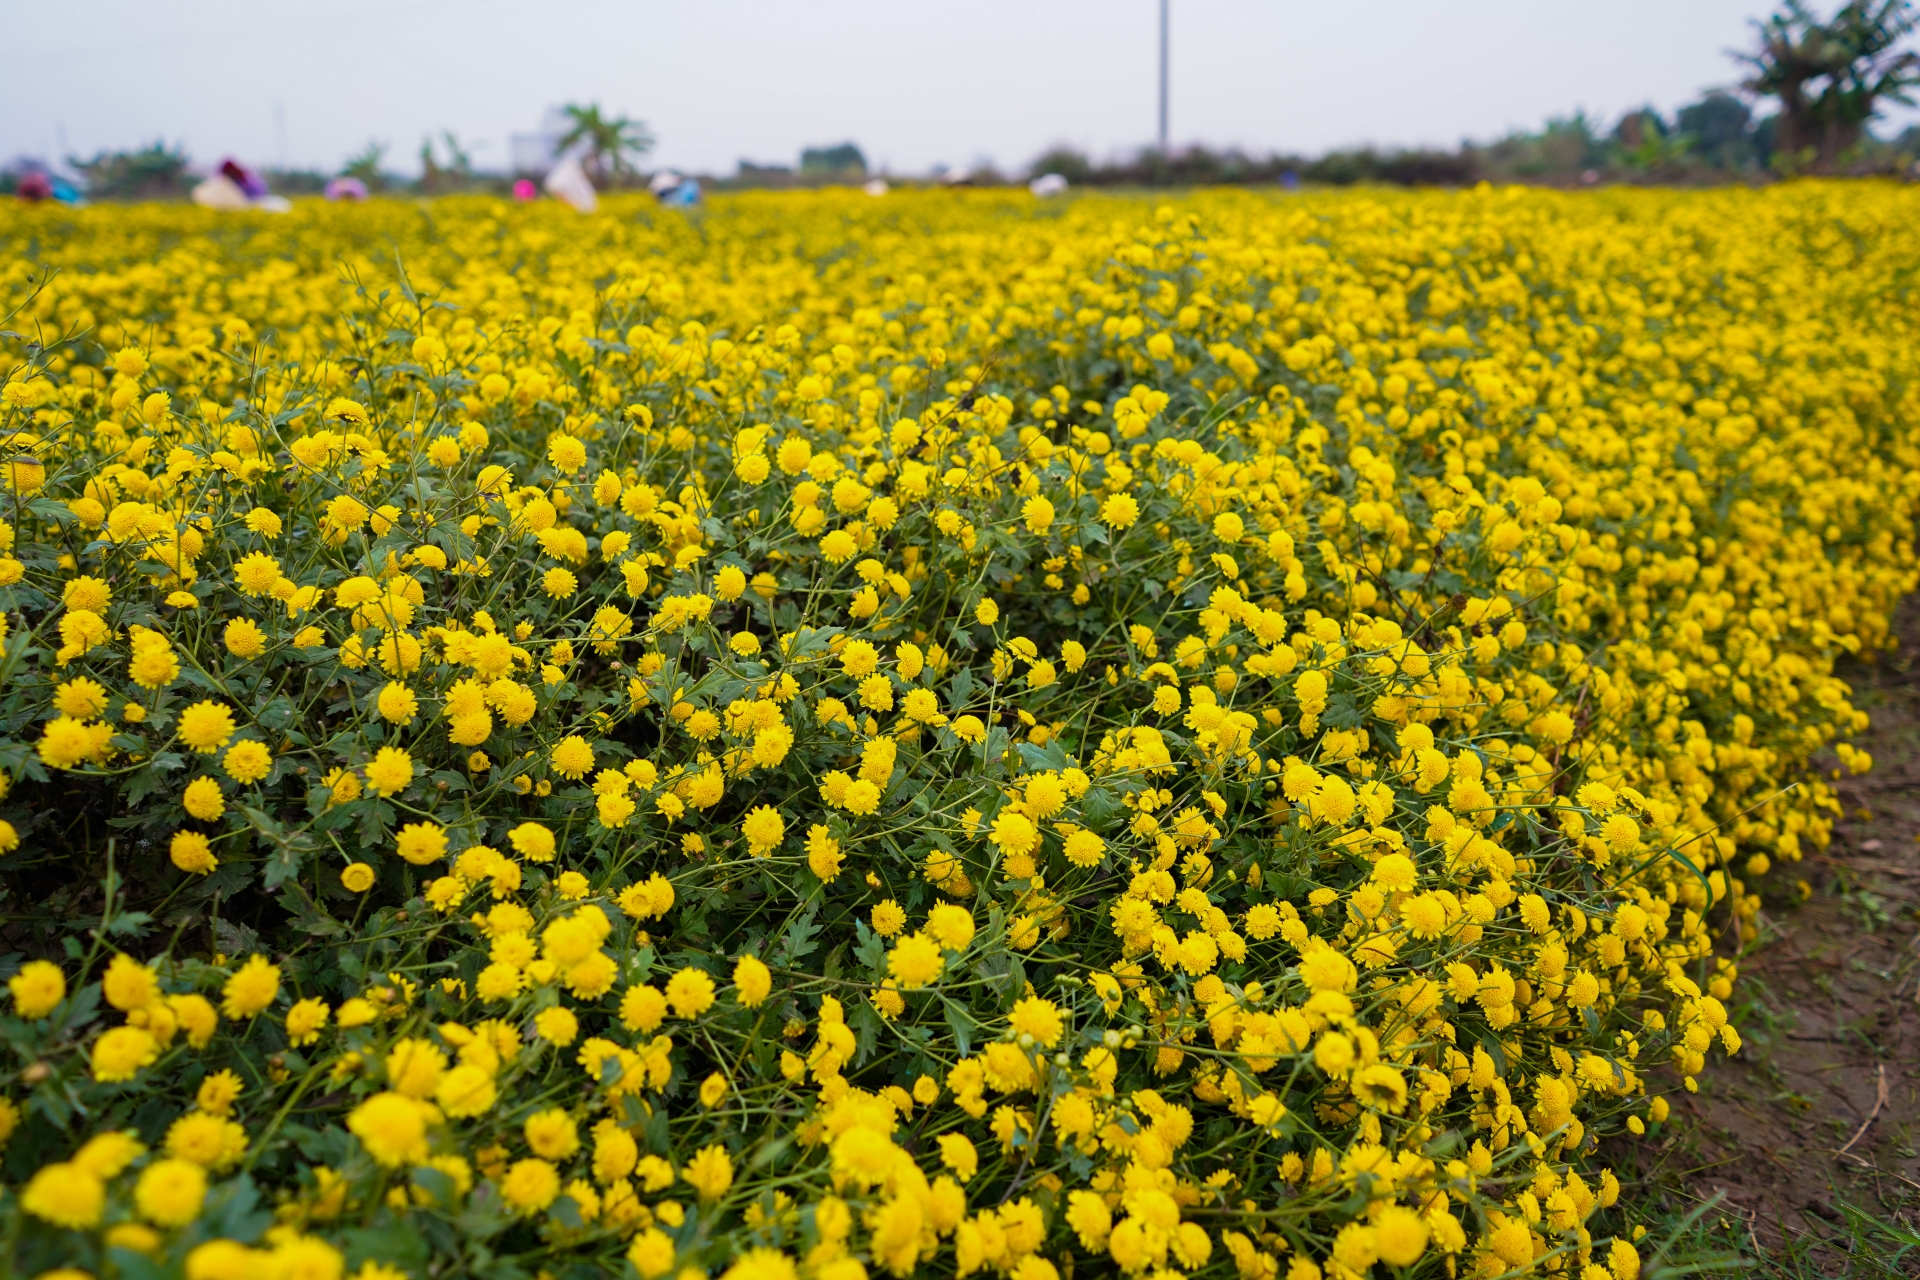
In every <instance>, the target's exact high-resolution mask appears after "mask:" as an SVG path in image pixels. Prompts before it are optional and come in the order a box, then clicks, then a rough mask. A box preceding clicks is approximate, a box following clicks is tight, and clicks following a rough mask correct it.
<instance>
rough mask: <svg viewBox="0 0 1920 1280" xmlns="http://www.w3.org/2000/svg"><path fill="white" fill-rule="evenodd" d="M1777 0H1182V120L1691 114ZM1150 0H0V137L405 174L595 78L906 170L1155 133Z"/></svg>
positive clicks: (716, 136)
mask: <svg viewBox="0 0 1920 1280" xmlns="http://www.w3.org/2000/svg"><path fill="white" fill-rule="evenodd" d="M1815 7H1816V8H1819V9H1825V8H1827V7H1830V6H1829V5H1819V4H1816V6H1815ZM1764 8H1765V0H1605V2H1604V3H1601V2H1600V0H1586V2H1584V3H1572V2H1570V0H1450V2H1447V3H1442V0H1424V2H1420V0H1370V2H1369V0H1345V2H1344V3H1332V4H1329V3H1325V0H1318V2H1316V3H1308V2H1306V0H1172V13H1173V19H1172V33H1173V35H1172V83H1173V91H1172V111H1171V115H1172V137H1173V140H1174V143H1175V144H1176V145H1180V144H1184V143H1187V142H1205V143H1208V144H1209V145H1213V146H1223V145H1238V146H1241V147H1245V148H1248V149H1250V150H1255V151H1271V150H1286V151H1301V152H1317V151H1322V150H1325V149H1327V148H1330V147H1337V146H1345V145H1349V144H1354V143H1367V142H1371V143H1377V144H1384V145H1415V144H1422V143H1425V144H1436V145H1441V146H1452V145H1454V144H1456V143H1458V142H1459V141H1460V140H1461V139H1463V138H1474V139H1482V140H1484V139H1490V138H1493V137H1497V136H1498V135H1500V134H1502V133H1504V132H1506V131H1508V130H1510V129H1515V128H1534V127H1538V125H1539V124H1540V123H1541V121H1543V120H1544V119H1545V118H1546V117H1547V116H1549V115H1555V114H1566V113H1570V112H1572V111H1573V110H1575V109H1576V108H1585V109H1586V110H1587V111H1589V112H1591V113H1594V114H1595V115H1597V116H1599V117H1600V118H1601V119H1602V120H1604V121H1606V122H1607V123H1609V124H1611V122H1612V121H1613V120H1614V119H1615V118H1617V117H1618V116H1619V114H1620V113H1621V112H1623V111H1625V110H1627V109H1629V108H1632V107H1637V106H1640V105H1642V104H1646V103H1651V104H1652V105H1654V106H1656V107H1658V108H1660V109H1661V110H1663V111H1667V112H1671V111H1672V109H1673V108H1675V107H1676V106H1678V105H1680V104H1681V103H1683V102H1685V101H1688V100H1690V99H1692V98H1693V97H1695V96H1696V95H1697V94H1698V93H1699V92H1700V91H1701V90H1703V89H1705V88H1708V87H1710V86H1714V85H1726V84H1730V83H1731V82H1732V81H1734V80H1735V79H1736V78H1737V68H1736V67H1735V66H1734V64H1733V63H1732V62H1731V61H1730V60H1729V59H1728V57H1727V56H1726V50H1727V49H1728V48H1730V47H1733V46H1745V45H1746V44H1748V43H1749V41H1750V32H1749V29H1748V26H1747V19H1748V18H1750V17H1752V16H1754V15H1756V14H1758V13H1760V12H1762V11H1763V10H1764ZM1156 14H1157V5H1156V0H972V2H971V3H964V4H962V3H950V2H949V3H930V2H924V0H698V2H697V3H680V4H668V3H662V2H660V0H387V2H386V3H369V2H368V0H334V2H333V3H328V4H318V3H296V2H292V0H168V2H167V3H160V4H156V3H153V0H80V2H79V3H76V4H48V3H45V0H0V158H4V157H6V156H11V155H14V154H18V153H27V154H32V155H39V156H54V155H58V154H61V153H62V151H63V150H64V151H65V152H76V153H79V154H81V155H91V154H92V153H93V152H95V151H97V150H100V149H102V148H122V147H129V146H134V145H138V144H142V143H145V142H148V141H151V140H153V139H156V138H159V139H164V140H166V141H168V142H170V143H183V144H185V146H186V147H187V149H188V151H189V152H190V153H191V154H192V155H193V157H194V158H195V159H196V160H197V161H199V162H201V163H207V162H217V160H218V159H219V158H220V157H221V156H223V155H228V154H231V155H235V156H237V157H239V158H240V159H242V160H244V161H247V162H250V163H255V164H262V165H271V164H291V165H294V166H298V167H311V168H318V169H323V170H328V171H332V170H334V169H337V168H338V167H339V165H340V164H341V163H342V161H343V160H344V159H345V157H347V156H348V155H349V154H350V153H353V152H356V151H359V150H360V149H361V148H363V147H364V146H365V145H366V144H367V142H368V141H369V140H370V139H378V140H380V141H383V142H386V143H388V144H390V145H391V147H392V151H391V152H390V153H389V162H390V167H392V168H395V169H399V170H404V171H413V170H417V168H418V161H417V159H416V157H417V154H418V150H419V146H420V142H421V140H422V138H423V137H424V136H426V135H427V134H429V133H434V134H437V133H438V132H439V131H440V130H443V129H451V130H453V131H454V132H455V133H456V134H457V135H458V136H459V137H460V138H461V139H462V140H463V141H464V142H465V143H467V144H468V145H469V146H470V147H471V149H472V152H473V156H474V159H475V162H476V164H477V165H478V166H479V167H482V168H501V167H505V164H506V161H507V154H508V138H509V137H510V136H511V135H512V134H514V133H525V132H531V131H533V130H534V129H535V128H536V127H537V126H538V123H539V121H540V118H541V115H542V113H543V111H545V110H546V109H548V108H550V107H553V106H555V105H558V104H560V103H564V102H585V101H598V102H600V103H602V104H603V105H604V106H605V107H606V108H607V109H608V110H610V111H614V112H620V113H625V114H628V115H631V116H635V117H638V118H639V119H642V120H645V121H646V122H647V123H648V125H649V126H650V127H651V128H652V129H653V131H654V132H655V133H656V134H657V135H658V136H659V140H660V141H659V146H658V148H657V149H656V151H655V153H654V155H653V157H652V159H651V161H650V164H652V165H670V166H675V167H681V168H688V169H692V170H696V171H701V172H710V173H718V172H731V171H732V169H733V167H734V165H735V163H736V162H737V161H739V160H740V159H742V158H745V159H750V160H756V161H761V162H783V163H792V162H793V161H794V159H795V156H796V154H797V153H798V151H799V149H800V148H801V147H802V146H806V145H809V144H827V143H834V142H839V141H842V140H848V139H850V140H852V141H854V142H857V143H858V144H859V145H860V146H861V147H862V148H863V149H864V150H865V152H866V154H867V157H868V159H869V161H870V162H872V163H874V164H875V165H884V166H886V167H888V168H890V169H891V170H893V171H895V172H901V173H919V172H925V171H926V170H928V169H930V168H931V167H932V166H934V165H937V164H946V165H950V166H954V167H967V166H971V165H973V164H974V163H975V162H977V161H979V160H983V159H985V160H991V161H994V162H996V163H998V164H999V165H1001V166H1002V167H1003V168H1007V169H1013V168H1017V167H1020V166H1023V165H1024V164H1025V163H1026V162H1027V161H1029V160H1031V159H1032V158H1033V157H1034V156H1035V155H1037V154H1038V153H1039V152H1041V151H1042V150H1044V149H1045V148H1046V147H1048V146H1049V145H1051V144H1053V143H1056V142H1065V143H1070V144H1073V145H1075V146H1078V147H1080V148H1083V149H1085V150H1087V151H1089V152H1091V153H1093V154H1094V155H1095V156H1105V155H1108V154H1111V153H1115V152H1119V151H1124V150H1129V149H1131V148H1134V147H1137V146H1139V145H1141V144H1143V143H1147V142H1150V141H1151V140H1152V138H1153V133H1154V113H1155V93H1156V40H1157V18H1156Z"/></svg>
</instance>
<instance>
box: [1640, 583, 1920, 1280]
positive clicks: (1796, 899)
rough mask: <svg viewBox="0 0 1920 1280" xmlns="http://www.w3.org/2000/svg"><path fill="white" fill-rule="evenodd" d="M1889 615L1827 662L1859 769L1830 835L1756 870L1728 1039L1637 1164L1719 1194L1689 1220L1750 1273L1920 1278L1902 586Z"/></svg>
mask: <svg viewBox="0 0 1920 1280" xmlns="http://www.w3.org/2000/svg"><path fill="white" fill-rule="evenodd" d="M1896 625H1897V627H1898V630H1899V635H1900V637H1901V643H1900V646H1899V647H1898V648H1897V649H1896V650H1895V651H1893V652H1892V653H1889V654H1885V655H1882V656H1881V657H1880V659H1879V660H1878V661H1877V662H1875V663H1871V664H1865V663H1863V664H1857V665H1855V666H1853V667H1852V669H1851V670H1849V671H1847V672H1846V673H1845V674H1846V675H1847V677H1848V679H1849V680H1850V681H1851V682H1852V683H1853V685H1854V687H1855V690H1856V702H1857V705H1859V706H1860V707H1862V708H1863V709H1864V710H1866V711H1867V712H1869V713H1870V714H1871V715H1872V717H1873V725H1872V727H1871V729H1870V730H1869V731H1868V733H1867V734H1866V735H1865V736H1864V737H1862V738H1860V739H1858V740H1857V743H1856V745H1858V746H1861V747H1863V748H1865V749H1866V750H1868V751H1870V752H1871V753H1872V755H1873V758H1874V767H1873V769H1872V770H1871V771H1870V772H1868V773H1867V774H1866V775H1864V776H1862V777H1851V776H1845V777H1842V778H1840V779H1838V780H1836V781H1835V782H1834V786H1835V787H1836V788H1837V790H1838V791H1839V794H1840V798H1841V800H1842V802H1843V803H1844V805H1845V813H1844V815H1843V816H1842V817H1841V818H1840V820H1839V822H1838V824H1837V827H1836V831H1835V836H1834V840H1833V843H1832V845H1831V847H1829V848H1828V849H1826V850H1825V851H1823V852H1818V853H1812V854H1809V856H1808V858H1807V860H1806V861H1805V862H1803V863H1801V864H1800V866H1799V867H1798V868H1786V869H1784V870H1783V871H1777V872H1776V873H1775V874H1774V876H1773V877H1772V880H1773V881H1774V884H1773V885H1772V886H1771V887H1770V889H1769V895H1770V896H1769V898H1768V901H1767V905H1766V909H1765V912H1764V915H1763V919H1762V930H1763V932H1762V936H1761V938H1760V940H1759V941H1758V943H1757V944H1756V945H1755V946H1754V947H1752V948H1750V949H1749V954H1748V956H1747V958H1746V959H1745V961H1744V962H1743V963H1742V976H1741V981H1740V984H1739V986H1738V988H1737V990H1736V1002H1737V1003H1736V1004H1735V1006H1734V1008H1733V1009H1732V1013H1733V1016H1734V1019H1735V1022H1736V1025H1738V1027H1739V1029H1740V1033H1741V1035H1742V1037H1743V1038H1744V1039H1745V1045H1744V1047H1743V1049H1742V1051H1741V1053H1740V1055H1739V1056H1738V1057H1737V1058H1736V1059H1734V1060H1733V1061H1732V1062H1730V1063H1721V1062H1716V1063H1715V1064H1714V1066H1713V1067H1711V1068H1710V1069H1709V1070H1708V1071H1707V1072H1706V1073H1705V1074H1703V1075H1702V1076H1701V1078H1700V1092H1699V1093H1698V1094H1697V1095H1692V1096H1689V1095H1687V1094H1684V1093H1678V1092H1676V1093H1674V1094H1673V1095H1672V1101H1673V1103H1674V1120H1675V1121H1677V1122H1678V1123H1675V1124H1672V1125H1671V1126H1670V1127H1669V1131H1668V1135H1667V1136H1666V1137H1665V1138H1663V1139H1662V1140H1660V1142H1659V1144H1658V1146H1657V1147H1656V1149H1655V1150H1654V1151H1653V1152H1650V1153H1648V1154H1649V1156H1650V1159H1649V1160H1648V1162H1647V1164H1648V1166H1649V1167H1647V1168H1645V1170H1644V1173H1643V1177H1644V1179H1645V1180H1644V1181H1643V1182H1642V1183H1641V1186H1642V1188H1643V1189H1644V1190H1645V1192H1646V1194H1648V1195H1650V1196H1660V1197H1664V1198H1666V1199H1667V1200H1668V1201H1669V1204H1668V1205H1667V1206H1666V1207H1667V1212H1668V1213H1669V1214H1683V1213H1684V1212H1685V1211H1686V1210H1687V1209H1688V1208H1689V1207H1690V1205H1689V1202H1692V1205H1693V1206H1697V1205H1698V1204H1700V1203H1704V1202H1705V1201H1708V1200H1710V1199H1712V1198H1713V1197H1714V1196H1715V1194H1716V1193H1718V1194H1719V1195H1721V1196H1722V1197H1724V1198H1723V1200H1722V1201H1721V1203H1720V1204H1719V1205H1718V1207H1717V1208H1716V1209H1715V1210H1714V1211H1712V1212H1711V1213H1709V1215H1708V1219H1709V1221H1707V1222H1706V1223H1705V1224H1704V1229H1705V1230H1707V1231H1708V1232H1709V1233H1712V1234H1716V1235H1717V1236H1718V1238H1719V1239H1720V1240H1721V1241H1722V1242H1723V1243H1725V1244H1728V1245H1731V1246H1732V1247H1733V1248H1734V1250H1735V1251H1737V1252H1738V1253H1741V1254H1744V1255H1745V1256H1746V1259H1747V1261H1748V1263H1749V1265H1754V1266H1757V1267H1758V1268H1759V1274H1763V1275H1765V1274H1781V1275H1794V1276H1816V1275H1820V1276H1854V1275H1861V1276H1880V1275H1897V1276H1909V1275H1911V1276H1920V1247H1911V1246H1909V1247H1904V1248H1903V1247H1902V1237H1903V1235H1906V1234H1912V1233H1915V1232H1916V1231H1917V1230H1920V598H1916V599H1910V600H1908V601H1907V603H1906V605H1905V606H1904V607H1903V608H1902V610H1901V613H1900V616H1899V618H1898V619H1897V623H1896ZM1829 763H1830V764H1831V761H1830V762H1829ZM1796 870H1797V872H1798V875H1799V876H1800V877H1803V878H1804V880H1805V882H1806V884H1805V886H1804V888H1801V889H1796V887H1795V885H1794V883H1793V881H1794V879H1795V871H1796ZM1807 890H1811V892H1810V894H1808V895H1807V896H1806V897H1805V900H1804V901H1803V900H1801V897H1802V894H1803V893H1806V891H1807ZM1649 1207H1651V1206H1649ZM1716 1220H1717V1221H1716ZM1916 1238H1917V1239H1920V1237H1916Z"/></svg>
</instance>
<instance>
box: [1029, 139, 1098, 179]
mask: <svg viewBox="0 0 1920 1280" xmlns="http://www.w3.org/2000/svg"><path fill="white" fill-rule="evenodd" d="M1043 173H1057V174H1059V175H1060V176H1061V177H1063V178H1065V179H1066V180H1067V181H1068V182H1070V183H1072V184H1073V185H1074V186H1076V187H1084V186H1086V185H1087V184H1088V183H1089V182H1091V181H1092V180H1093V175H1094V167H1093V161H1091V160H1089V159H1088V158H1087V153H1086V152H1084V151H1081V150H1079V149H1077V148H1075V147H1069V146H1065V145H1062V146H1057V147H1049V148H1048V149H1047V150H1045V151H1043V152H1041V153H1040V155H1039V156H1037V157H1035V158H1034V161H1033V163H1032V164H1030V165H1028V166H1027V176H1028V177H1029V178H1037V177H1039V176H1040V175H1041V174H1043Z"/></svg>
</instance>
